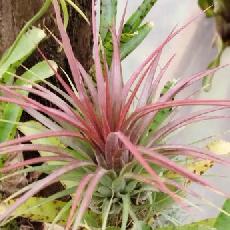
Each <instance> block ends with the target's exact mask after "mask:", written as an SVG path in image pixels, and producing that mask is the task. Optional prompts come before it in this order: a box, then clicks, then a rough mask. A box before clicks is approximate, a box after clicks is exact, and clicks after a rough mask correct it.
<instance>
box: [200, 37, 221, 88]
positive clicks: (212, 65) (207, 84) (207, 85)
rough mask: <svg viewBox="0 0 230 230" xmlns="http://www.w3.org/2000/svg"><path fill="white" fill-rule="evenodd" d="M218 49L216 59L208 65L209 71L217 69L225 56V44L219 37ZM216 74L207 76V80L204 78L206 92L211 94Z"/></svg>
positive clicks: (216, 42) (217, 41)
mask: <svg viewBox="0 0 230 230" xmlns="http://www.w3.org/2000/svg"><path fill="white" fill-rule="evenodd" d="M215 44H216V47H217V55H216V57H215V58H214V60H213V61H212V62H211V63H210V64H209V65H208V68H209V69H212V68H216V67H218V66H219V65H220V61H221V56H222V54H223V51H224V43H223V40H222V38H221V37H220V36H219V35H218V36H217V38H216V41H215ZM214 75H215V74H214V73H213V74H210V75H208V76H206V77H205V78H203V82H202V83H203V88H204V90H205V91H206V92H209V91H210V90H211V87H212V79H213V77H214Z"/></svg>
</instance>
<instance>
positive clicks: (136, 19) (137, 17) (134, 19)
mask: <svg viewBox="0 0 230 230" xmlns="http://www.w3.org/2000/svg"><path fill="white" fill-rule="evenodd" d="M156 2H157V0H143V2H142V3H141V5H140V6H139V7H138V9H137V10H136V11H135V12H134V13H133V14H132V15H131V17H130V18H129V19H128V20H127V22H126V23H125V25H124V29H123V31H122V32H123V33H134V32H135V31H137V30H138V27H139V26H140V25H141V23H142V21H143V20H144V18H145V16H146V15H147V14H148V13H149V11H150V10H151V9H152V7H153V6H154V4H155V3H156Z"/></svg>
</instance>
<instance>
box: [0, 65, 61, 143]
mask: <svg viewBox="0 0 230 230" xmlns="http://www.w3.org/2000/svg"><path fill="white" fill-rule="evenodd" d="M49 63H50V65H51V66H52V67H53V68H54V69H55V70H57V64H56V63H55V62H53V61H49ZM53 74H54V71H53V70H52V69H51V67H50V66H49V65H48V63H47V62H46V61H42V62H39V63H37V64H36V65H34V66H33V67H32V68H31V69H30V70H28V71H26V72H25V73H24V74H23V75H22V76H21V77H22V78H23V79H25V80H30V81H32V82H35V83H37V82H39V81H43V80H44V79H46V78H49V77H50V76H52V75H53ZM15 84H16V85H19V86H28V87H31V84H30V83H28V82H26V81H23V80H22V79H18V80H17V81H16V83H15ZM21 93H22V94H23V95H24V96H27V95H28V92H25V91H24V92H22V91H21ZM21 114H22V108H21V107H20V106H18V105H15V104H10V103H9V104H7V103H6V104H5V105H4V106H3V114H2V117H1V119H3V120H6V121H9V122H0V142H3V141H6V140H9V139H10V138H12V137H14V134H15V130H16V125H15V122H17V121H19V119H20V117H21Z"/></svg>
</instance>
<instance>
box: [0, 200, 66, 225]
mask: <svg viewBox="0 0 230 230" xmlns="http://www.w3.org/2000/svg"><path fill="white" fill-rule="evenodd" d="M45 200H46V198H38V197H32V198H30V199H29V200H28V201H26V202H25V203H24V204H23V205H21V206H20V207H19V208H17V210H15V212H14V213H13V215H12V216H22V217H25V218H29V219H30V220H34V221H39V222H47V223H51V222H52V221H53V220H54V218H55V217H56V216H57V214H58V213H59V211H60V210H61V209H62V208H63V207H64V206H65V204H66V203H65V202H62V201H57V200H54V201H49V202H46V203H45V202H44V201H45ZM13 203H14V201H10V202H8V203H1V205H0V213H3V212H4V211H5V210H6V209H7V207H8V206H9V205H12V204H13ZM39 203H43V204H42V205H41V206H40V207H36V208H33V209H32V208H31V207H33V206H37V205H38V204H39ZM67 214H68V213H67V212H66V213H65V214H64V215H63V216H62V218H61V219H60V220H59V224H64V223H65V221H66V218H67Z"/></svg>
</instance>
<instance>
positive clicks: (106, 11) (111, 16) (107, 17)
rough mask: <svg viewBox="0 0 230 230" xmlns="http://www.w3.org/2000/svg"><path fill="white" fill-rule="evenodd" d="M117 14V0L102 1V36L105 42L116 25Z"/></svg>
mask: <svg viewBox="0 0 230 230" xmlns="http://www.w3.org/2000/svg"><path fill="white" fill-rule="evenodd" d="M116 14H117V0H101V8H100V36H101V40H102V41H104V39H105V37H106V35H107V33H108V32H109V29H110V28H111V27H112V25H113V23H115V20H116Z"/></svg>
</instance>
